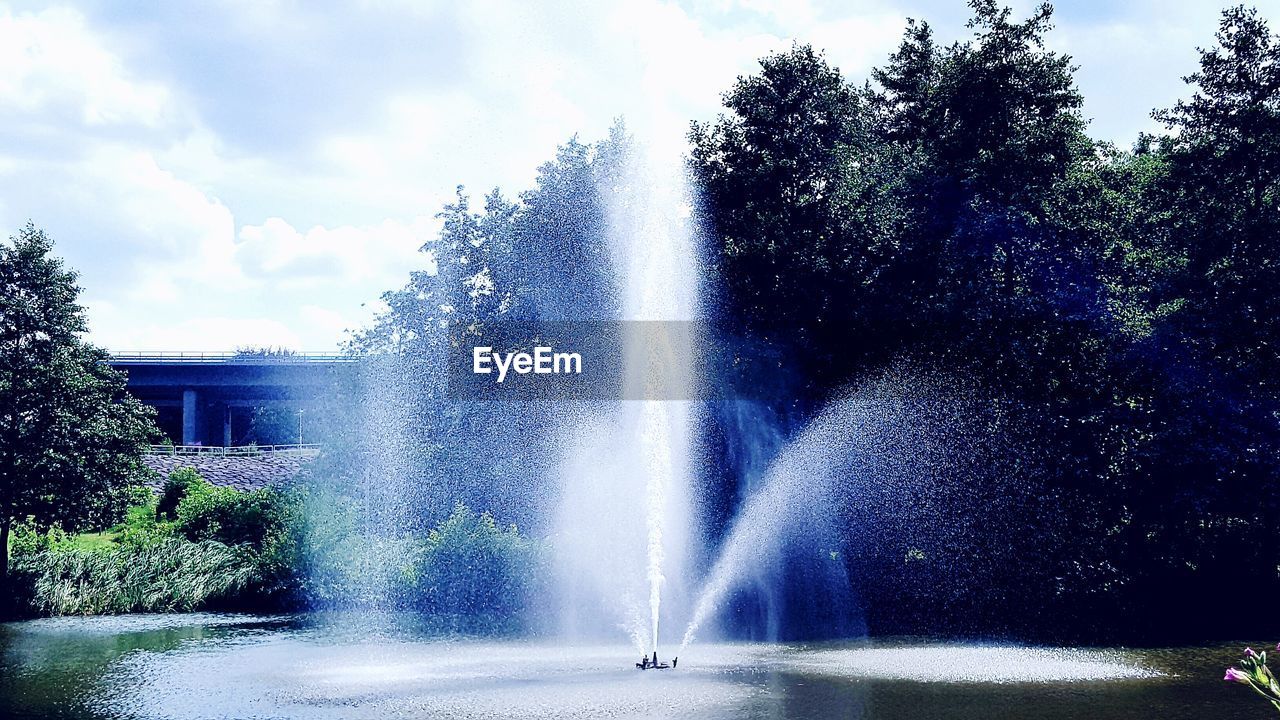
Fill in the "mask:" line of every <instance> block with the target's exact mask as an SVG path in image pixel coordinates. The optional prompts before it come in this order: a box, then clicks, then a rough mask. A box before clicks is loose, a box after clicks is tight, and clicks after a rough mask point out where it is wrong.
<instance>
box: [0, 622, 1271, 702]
mask: <svg viewBox="0 0 1280 720" xmlns="http://www.w3.org/2000/svg"><path fill="white" fill-rule="evenodd" d="M1237 649H1238V648H1237V647H1236V646H1234V645H1233V646H1229V647H1216V648H1192V649H1173V650H1158V651H1119V650H1109V651H1102V650H1061V649H1035V648H1016V647H997V646H978V645H928V644H922V643H887V642H883V641H877V642H874V643H842V644H824V645H820V646H775V645H762V644H744V645H701V646H699V645H695V646H692V647H690V648H688V649H687V650H686V652H685V657H683V658H681V661H680V666H679V669H678V670H675V671H663V672H654V671H649V672H640V671H638V670H635V669H634V662H635V661H636V660H637V659H638V658H633V657H631V655H632V654H634V653H633V651H632V650H631V649H630V647H629V646H626V645H618V646H616V647H615V646H609V647H604V646H582V645H574V646H560V645H555V644H552V643H548V642H546V641H544V640H539V641H528V642H521V641H506V642H492V641H480V640H468V639H460V638H442V637H439V636H432V635H431V634H430V632H429V631H428V630H427V629H426V627H425V626H423V625H421V624H419V623H416V622H415V621H414V620H413V619H412V618H408V617H404V616H399V617H394V618H390V617H387V616H368V615H306V616H287V617H250V616H243V615H209V614H193V615H150V616H145V615H142V616H124V617H114V618H71V619H51V620H38V621H33V622H27V623H14V624H9V625H0V717H17V718H41V719H44V718H75V719H84V720H88V719H107V718H224V717H230V718H384V717H391V716H396V717H411V718H413V717H424V718H428V717H472V718H559V717H565V718H578V717H582V718H586V717H605V716H607V717H634V718H655V717H680V718H691V717H696V718H718V717H723V718H730V717H735V718H736V717H752V718H864V719H869V718H923V717H928V718H975V719H976V718H990V717H1002V718H1102V719H1104V720H1105V719H1106V718H1131V717H1159V718H1215V717H1230V716H1247V715H1251V714H1256V713H1257V712H1259V711H1260V710H1262V709H1265V708H1258V707H1256V703H1254V702H1253V700H1254V698H1252V697H1249V696H1248V693H1247V692H1239V690H1240V688H1233V687H1227V686H1225V683H1223V682H1222V681H1221V669H1222V667H1224V666H1225V665H1227V664H1229V663H1230V662H1231V661H1232V660H1234V658H1235V656H1236V650H1237ZM664 659H665V658H664Z"/></svg>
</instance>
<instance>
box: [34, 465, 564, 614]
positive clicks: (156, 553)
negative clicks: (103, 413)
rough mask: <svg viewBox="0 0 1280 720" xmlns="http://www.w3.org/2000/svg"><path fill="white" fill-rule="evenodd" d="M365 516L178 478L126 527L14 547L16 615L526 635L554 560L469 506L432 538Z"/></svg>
mask: <svg viewBox="0 0 1280 720" xmlns="http://www.w3.org/2000/svg"><path fill="white" fill-rule="evenodd" d="M361 517H362V514H361V512H360V508H359V506H358V504H357V503H355V502H354V501H352V500H351V499H349V498H345V497H343V496H341V495H337V494H334V493H332V492H324V491H320V490H316V489H314V488H311V487H308V486H305V485H300V486H295V487H290V488H283V489H275V488H267V489H261V490H254V491H251V492H242V491H238V490H235V489H233V488H221V487H214V486H212V485H210V484H209V483H208V482H206V481H205V480H203V479H202V478H200V477H199V475H197V474H196V473H195V471H193V470H191V469H189V468H184V469H182V470H178V471H175V472H174V473H173V474H172V475H171V476H170V477H169V478H168V480H167V481H166V483H165V485H164V487H163V489H162V491H161V492H159V493H154V492H152V491H150V490H147V489H139V490H138V491H137V493H136V497H135V502H134V503H133V504H132V505H131V506H130V507H129V509H128V511H127V513H126V516H125V519H124V521H123V522H121V523H119V524H118V525H115V526H113V527H110V528H103V529H100V530H98V531H96V532H91V533H85V534H79V535H68V534H66V533H63V532H61V531H58V530H57V529H54V530H50V531H48V532H44V533H39V532H36V531H35V530H33V529H32V528H30V527H25V526H24V527H19V528H18V529H17V531H16V532H15V533H14V534H13V537H12V539H11V541H10V549H11V553H12V557H13V564H12V565H13V567H12V580H13V583H12V585H13V587H14V588H15V589H16V600H17V609H18V613H19V614H20V615H27V616H31V615H92V614H105V613H127V612H171V611H192V610H211V609H221V610H228V609H230V610H251V611H278V610H301V609H315V608H332V607H370V606H376V607H380V608H412V609H417V610H420V611H422V612H424V613H427V614H429V615H432V616H435V617H436V618H438V619H439V620H440V623H441V624H442V625H444V626H447V627H449V628H452V629H459V630H477V631H513V630H519V629H521V628H522V627H524V626H525V625H526V617H525V609H526V607H527V602H526V601H527V599H528V598H529V597H531V596H533V594H534V593H535V592H536V591H537V587H536V586H537V583H538V582H539V579H540V578H542V577H543V576H544V575H545V574H544V573H543V572H542V569H543V564H544V559H545V552H544V548H543V546H542V545H541V544H540V543H537V542H535V541H532V540H529V539H528V538H526V537H524V536H523V535H521V534H520V532H519V531H518V530H517V529H516V528H515V527H506V528H504V527H501V526H500V525H499V524H498V523H497V522H496V521H495V520H494V518H492V517H491V516H489V515H488V514H485V513H477V512H475V511H473V510H471V509H470V508H467V507H466V506H463V505H458V506H457V507H455V508H454V511H453V513H452V514H451V515H450V516H449V517H447V518H445V519H443V520H441V521H440V522H439V523H437V524H436V525H434V526H433V527H432V528H430V529H429V530H426V531H422V532H413V531H410V530H407V529H399V530H396V529H393V530H392V531H390V532H387V531H382V532H379V533H376V534H375V533H372V532H369V531H368V530H365V529H362V528H361V523H360V518H361Z"/></svg>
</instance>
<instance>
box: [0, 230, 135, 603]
mask: <svg viewBox="0 0 1280 720" xmlns="http://www.w3.org/2000/svg"><path fill="white" fill-rule="evenodd" d="M52 250H53V241H52V240H51V239H50V238H49V237H48V236H47V235H45V233H44V232H43V231H42V230H38V229H36V227H35V226H34V225H31V224H28V225H27V226H26V227H24V228H23V229H22V230H21V231H19V232H18V234H17V235H15V236H13V237H12V238H11V239H10V243H9V244H7V245H3V246H0V583H3V582H4V581H5V580H6V578H7V575H8V564H9V562H8V540H9V533H10V530H11V528H12V527H13V525H14V524H15V523H18V522H27V521H33V522H34V523H35V524H36V525H37V526H50V525H59V526H61V527H62V528H63V529H66V530H71V531H74V530H77V529H80V528H83V527H85V526H89V525H101V524H104V523H106V522H108V521H109V520H110V519H111V518H112V515H113V513H115V512H117V511H118V510H119V508H120V502H119V501H120V500H121V499H122V496H123V492H124V490H126V489H127V488H128V487H130V486H132V485H135V484H140V483H142V482H144V481H145V480H146V478H147V476H148V474H149V472H150V471H148V470H147V469H146V467H145V466H144V465H143V463H142V454H143V453H144V452H145V451H146V450H147V444H148V443H149V442H150V441H151V439H152V438H154V437H155V435H156V429H155V426H154V424H153V423H152V415H153V413H152V411H151V410H150V409H149V408H147V407H146V406H144V405H142V404H141V403H140V402H138V401H137V400H136V399H135V398H133V397H131V396H130V395H128V394H127V393H126V392H125V376H124V374H123V373H120V372H118V371H116V370H114V369H112V368H111V367H110V366H109V365H108V364H107V362H106V361H107V359H108V357H107V354H106V352H104V351H103V350H100V349H98V348H96V347H94V346H92V345H90V344H89V343H87V342H86V341H85V340H84V339H83V338H82V337H81V336H82V335H83V333H84V332H85V330H86V325H85V317H84V308H83V307H81V306H80V304H79V303H78V302H77V297H78V295H79V292H80V289H79V288H78V287H77V286H76V274H75V273H74V272H72V271H70V270H67V269H65V268H64V267H63V264H62V261H61V260H60V259H58V258H56V257H54V256H52V255H51V252H52Z"/></svg>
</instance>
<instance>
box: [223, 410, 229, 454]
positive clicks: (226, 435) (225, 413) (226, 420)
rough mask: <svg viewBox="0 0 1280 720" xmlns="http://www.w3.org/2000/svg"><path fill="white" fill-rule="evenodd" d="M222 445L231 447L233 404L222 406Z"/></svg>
mask: <svg viewBox="0 0 1280 720" xmlns="http://www.w3.org/2000/svg"><path fill="white" fill-rule="evenodd" d="M222 447H231V406H230V405H223V406H222Z"/></svg>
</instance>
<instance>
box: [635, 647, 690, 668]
mask: <svg viewBox="0 0 1280 720" xmlns="http://www.w3.org/2000/svg"><path fill="white" fill-rule="evenodd" d="M677 662H680V658H676V659H675V660H672V661H671V663H670V664H668V663H664V662H658V651H657V650H654V651H653V658H652V659H650V658H649V656H648V655H642V656H641V657H640V662H638V663H636V667H637V668H639V669H640V670H670V669H672V668H674V667H675V666H676V663H677Z"/></svg>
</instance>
